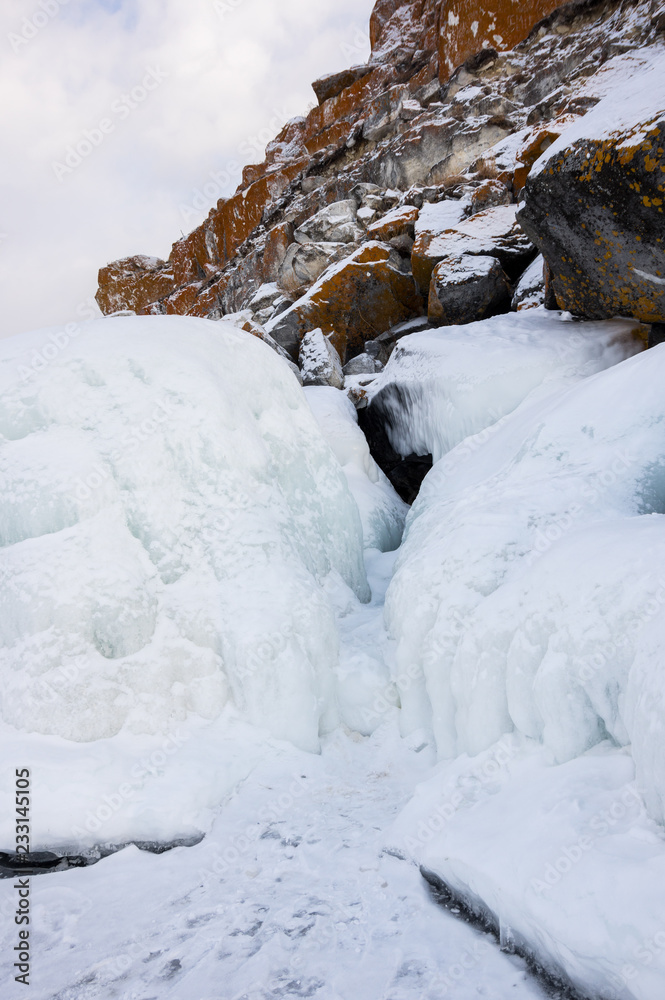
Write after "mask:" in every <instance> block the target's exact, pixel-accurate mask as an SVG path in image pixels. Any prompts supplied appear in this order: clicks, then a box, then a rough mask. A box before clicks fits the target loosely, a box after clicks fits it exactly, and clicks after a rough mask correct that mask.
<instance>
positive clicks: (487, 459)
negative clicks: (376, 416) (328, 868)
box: [386, 313, 665, 1000]
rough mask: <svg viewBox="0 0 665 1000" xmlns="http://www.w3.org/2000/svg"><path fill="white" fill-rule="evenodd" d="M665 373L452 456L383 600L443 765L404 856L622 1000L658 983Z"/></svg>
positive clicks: (403, 828) (541, 414)
mask: <svg viewBox="0 0 665 1000" xmlns="http://www.w3.org/2000/svg"><path fill="white" fill-rule="evenodd" d="M531 315H534V313H531ZM569 328H570V325H569ZM591 329H592V325H591V324H585V325H584V326H583V327H582V330H583V331H584V332H586V330H591ZM597 332H600V328H598V331H597ZM606 332H607V333H609V332H610V326H609V325H608V326H607V327H606ZM594 363H596V362H594ZM664 376H665V347H662V346H661V347H656V348H654V349H652V350H650V351H649V352H648V353H640V354H638V355H637V356H634V357H630V358H627V359H626V360H624V361H622V362H620V363H618V364H616V365H615V366H613V367H611V368H608V369H607V370H605V371H601V372H597V373H596V374H594V375H591V376H588V377H585V378H579V377H577V379H575V378H573V379H570V380H569V382H568V384H567V385H566V384H565V383H564V384H561V383H559V384H558V385H557V384H556V383H555V385H554V387H552V385H550V387H549V389H548V388H547V387H546V386H545V385H543V386H541V387H540V388H538V389H536V390H535V391H533V392H532V393H531V394H530V395H528V396H527V397H526V398H525V399H524V401H523V402H522V403H521V404H520V405H519V406H518V407H517V408H516V409H515V410H514V411H513V412H512V413H510V414H508V415H507V416H505V417H504V418H503V419H501V420H499V421H498V422H497V423H496V424H494V425H493V426H492V427H490V428H488V429H487V430H485V431H484V432H482V433H480V434H477V435H475V436H472V437H469V438H467V439H466V440H464V441H463V442H462V443H460V444H459V445H458V446H457V447H454V448H452V449H451V450H450V451H449V452H448V453H447V454H445V455H444V456H443V458H441V460H440V461H439V462H438V463H437V464H436V465H435V467H434V468H433V469H432V471H431V472H430V474H429V475H428V477H427V479H426V480H425V482H424V484H423V487H422V490H421V493H420V495H419V497H418V499H417V501H416V503H415V504H414V507H413V508H412V512H411V514H410V515H409V518H408V519H407V528H406V533H405V540H404V542H403V546H402V548H401V550H400V555H399V557H398V560H397V564H396V571H395V575H394V577H393V580H392V582H391V584H390V587H389V589H388V593H387V598H386V617H387V623H388V628H389V631H390V633H391V635H392V636H393V638H394V640H395V650H394V658H393V676H394V679H395V681H396V683H397V686H398V689H399V694H400V703H401V725H402V731H403V732H405V733H408V732H413V733H427V732H430V733H433V735H434V738H435V741H436V745H437V749H438V753H439V756H440V758H441V759H442V762H441V764H440V766H439V769H438V771H437V772H436V774H435V775H434V776H433V777H432V778H431V779H430V781H429V782H428V783H426V785H425V786H423V788H422V789H421V790H420V791H419V792H418V793H417V795H416V797H415V799H414V801H413V803H412V804H411V805H410V806H409V807H408V808H407V810H406V812H405V814H404V816H403V817H402V818H401V820H400V824H399V826H398V830H397V832H396V835H395V836H396V839H397V840H398V841H399V842H400V843H402V844H404V843H406V844H407V850H408V853H409V854H410V855H411V856H412V857H413V858H414V859H415V860H417V861H418V862H419V863H420V864H422V865H424V866H425V867H426V868H429V869H430V870H432V871H434V872H435V873H436V874H437V875H438V877H440V878H441V879H443V880H444V881H445V882H446V883H447V884H448V885H450V886H452V887H453V888H454V889H456V890H457V891H458V892H459V893H460V895H462V896H463V897H464V898H465V899H466V900H467V901H468V902H470V904H471V905H472V906H475V907H476V908H477V909H478V910H479V912H484V913H490V914H492V916H493V919H495V920H496V922H497V924H499V925H500V926H501V930H502V937H503V938H504V940H505V941H506V942H510V941H513V942H514V943H515V944H517V945H518V946H521V947H526V948H527V950H528V951H529V952H530V953H531V954H533V955H536V956H538V959H539V961H541V962H542V963H543V964H544V965H546V966H548V967H549V968H550V970H551V971H553V972H555V973H559V974H563V975H564V977H566V978H568V979H569V980H571V981H573V982H574V983H576V984H577V985H578V986H579V987H580V988H581V989H583V990H584V991H586V993H587V994H589V993H590V995H595V994H596V992H597V993H598V994H599V995H602V996H615V997H620V998H622V1000H628V998H631V1000H632V998H639V1000H659V997H660V996H662V982H663V976H665V948H664V947H663V946H664V945H665V936H663V935H662V934H661V931H662V917H663V911H662V885H663V879H664V878H665V847H664V845H663V839H662V826H660V827H659V826H657V825H656V824H657V823H659V824H662V823H663V821H664V819H665V815H664V804H665V766H664V764H663V755H662V747H663V743H664V741H665V704H664V699H663V696H662V691H663V684H664V673H663V664H662V656H661V655H660V651H661V650H662V648H663V645H664V644H665V614H664V613H663V609H664V607H665V573H664V572H663V564H664V559H665V517H664V515H665V450H664V445H663V431H662V428H663V424H664V423H665V404H664V403H663V397H662V391H661V386H662V380H663V377H664ZM491 401H492V396H491V382H488V384H487V394H486V396H485V400H484V405H485V406H489V405H490V404H491ZM439 405H440V403H439ZM488 761H489V764H487V762H488ZM486 764H487V766H486ZM645 805H646V809H645ZM570 872H572V874H570V876H569V877H568V875H569V873H570Z"/></svg>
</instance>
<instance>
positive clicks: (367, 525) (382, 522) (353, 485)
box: [305, 386, 409, 552]
mask: <svg viewBox="0 0 665 1000" xmlns="http://www.w3.org/2000/svg"><path fill="white" fill-rule="evenodd" d="M305 395H306V396H307V401H308V403H309V405H310V406H311V408H312V412H313V413H314V416H315V417H316V419H317V421H318V422H319V425H320V427H321V431H322V433H323V436H324V437H325V439H326V441H327V442H328V444H329V445H330V447H331V448H332V450H333V452H334V453H335V457H336V458H337V461H338V462H339V464H340V465H341V466H342V468H343V469H344V473H345V475H346V478H347V481H348V483H349V489H350V490H351V492H352V494H353V496H354V498H355V500H356V503H357V504H358V509H359V511H360V518H361V520H362V525H363V536H364V541H365V548H374V549H379V550H380V551H381V552H388V551H390V550H392V549H396V548H397V547H398V546H399V543H400V541H401V540H402V531H403V529H404V520H405V518H406V515H407V512H408V509H409V508H408V507H407V505H406V504H405V503H404V502H403V501H402V500H400V498H399V497H398V495H397V493H395V490H394V489H393V487H392V486H391V484H390V483H389V482H388V479H387V478H386V477H385V476H384V474H383V472H381V469H380V468H379V467H378V465H377V464H376V462H375V461H374V459H373V458H372V456H371V455H370V452H369V447H368V445H367V441H366V439H365V435H364V434H363V432H362V431H361V430H360V428H359V427H358V417H357V414H356V409H355V407H354V405H353V403H352V402H351V401H350V399H349V397H348V396H347V395H346V393H344V392H341V391H340V390H339V389H333V388H332V387H327V386H311V387H308V388H306V389H305Z"/></svg>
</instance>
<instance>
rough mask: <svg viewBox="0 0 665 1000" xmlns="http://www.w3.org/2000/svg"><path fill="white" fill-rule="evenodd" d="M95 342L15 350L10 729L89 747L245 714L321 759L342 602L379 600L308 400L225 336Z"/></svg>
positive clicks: (129, 327) (0, 576)
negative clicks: (337, 604) (336, 607)
mask: <svg viewBox="0 0 665 1000" xmlns="http://www.w3.org/2000/svg"><path fill="white" fill-rule="evenodd" d="M82 329H84V331H85V332H81V333H80V334H79V336H77V337H74V336H73V335H72V333H71V331H67V330H66V329H54V330H51V331H40V332H37V333H32V334H29V335H25V336H20V337H15V338H12V339H10V340H6V341H2V342H0V359H1V366H0V379H1V382H0V385H1V398H2V402H1V403H0V434H2V437H3V442H2V457H1V459H0V461H1V464H2V465H1V467H2V483H3V486H2V508H1V511H0V539H1V544H2V546H3V547H2V550H1V554H0V593H1V594H2V608H1V613H0V644H1V647H0V675H1V677H2V684H1V685H0V712H1V715H2V719H3V720H4V722H5V723H8V724H10V725H11V726H14V727H16V728H17V729H19V730H24V731H29V732H35V733H43V734H52V735H55V736H61V737H64V738H66V739H68V740H75V741H92V740H99V739H102V738H108V737H112V736H113V735H114V734H117V733H119V732H120V731H124V732H127V733H131V734H135V735H137V734H159V733H166V732H169V731H171V729H172V728H173V726H174V725H178V724H180V723H182V722H183V721H184V720H185V719H186V718H187V717H188V715H190V714H192V713H193V714H194V715H196V716H199V717H202V718H204V719H208V720H212V719H215V718H217V717H218V716H219V715H220V713H221V712H222V710H223V708H224V706H225V705H226V704H227V703H229V702H231V703H233V704H234V705H235V706H236V708H237V709H238V710H239V712H240V713H241V715H242V717H243V718H245V719H246V720H247V721H249V722H251V723H252V724H256V725H259V726H262V727H265V728H266V729H268V730H269V731H270V732H271V733H272V734H273V735H276V736H278V737H280V738H284V739H288V740H291V741H293V742H294V743H296V744H297V745H299V746H301V747H303V748H307V749H316V748H317V746H318V734H319V729H320V728H327V727H329V726H330V725H333V724H334V723H335V720H336V716H335V707H334V692H333V670H334V667H335V664H336V656H337V645H338V637H337V632H336V625H335V621H334V613H333V609H332V605H331V602H330V599H329V596H328V592H329V591H330V586H331V585H332V586H333V587H335V586H343V587H350V588H352V590H353V591H354V592H355V594H356V595H357V596H358V597H360V598H361V599H363V600H366V599H368V597H369V590H368V585H367V581H366V577H365V571H364V567H363V562H362V531H361V524H360V519H359V515H358V510H357V507H356V504H355V502H354V500H353V498H352V496H351V494H350V492H349V489H348V486H347V483H346V479H345V477H344V475H343V473H342V471H341V469H340V468H339V466H338V464H337V462H336V461H335V460H334V458H333V456H332V455H331V452H330V449H329V448H328V446H327V444H326V443H325V441H324V440H323V438H322V436H321V434H320V431H319V429H318V426H317V424H316V421H315V420H314V418H313V417H312V413H311V411H310V409H309V407H308V405H307V402H306V400H305V397H304V396H303V393H302V390H301V388H300V387H299V386H298V384H297V381H296V379H295V378H294V377H293V375H292V373H291V372H290V371H289V369H288V367H287V366H286V365H285V364H284V362H283V361H282V360H281V359H280V358H279V357H278V356H277V355H275V354H274V352H272V351H271V350H270V349H269V348H268V347H266V346H265V345H264V344H263V343H261V342H260V341H259V340H258V339H256V338H254V337H252V336H250V335H249V334H246V333H244V332H242V331H239V330H236V329H235V328H233V327H232V326H230V325H229V324H225V323H215V324H213V323H211V322H209V321H207V320H196V319H187V318H180V317H146V318H116V319H105V320H101V321H97V322H94V323H91V324H88V325H87V326H86V327H85V328H82ZM54 692H55V693H56V696H55V697H54Z"/></svg>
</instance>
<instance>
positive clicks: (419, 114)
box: [97, 0, 665, 400]
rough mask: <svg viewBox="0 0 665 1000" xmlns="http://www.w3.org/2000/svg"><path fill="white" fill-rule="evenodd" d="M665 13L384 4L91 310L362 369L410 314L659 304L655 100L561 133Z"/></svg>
mask: <svg viewBox="0 0 665 1000" xmlns="http://www.w3.org/2000/svg"><path fill="white" fill-rule="evenodd" d="M664 22H665V16H664V15H663V5H662V3H658V2H654V0H638V2H626V0H576V2H574V3H568V4H565V5H563V6H559V7H557V6H556V5H555V4H554V3H552V2H551V0H523V2H520V3H517V2H515V0H483V2H482V3H481V2H480V0H471V2H464V3H462V2H461V0H378V2H377V3H376V6H375V8H374V11H373V13H372V17H371V24H370V35H371V44H372V53H371V57H370V59H369V61H368V63H367V64H364V65H360V66H354V67H351V68H350V69H349V70H346V71H344V72H342V73H337V74H333V75H330V76H326V77H323V78H322V79H320V80H317V81H315V83H314V84H313V87H314V91H315V93H316V95H317V98H318V101H319V105H318V107H316V108H315V109H314V110H312V111H311V112H310V113H309V115H307V117H303V118H295V119H292V120H291V121H290V122H288V123H287V124H286V126H285V127H284V128H283V129H282V131H281V132H280V134H279V135H278V136H277V137H276V138H275V139H274V140H273V141H272V142H271V143H269V144H268V146H267V148H266V157H265V160H264V162H263V163H261V164H257V165H252V166H248V167H245V169H244V171H243V180H242V184H241V185H240V187H239V188H238V190H237V192H236V193H235V195H234V196H233V197H231V198H229V199H227V200H220V201H219V202H218V203H217V205H216V206H215V207H213V208H212V209H211V211H210V214H209V216H208V218H207V219H206V221H205V222H204V223H203V224H202V225H201V226H199V227H198V228H197V229H195V230H194V231H193V232H192V233H190V234H189V235H188V236H187V237H185V238H183V239H180V240H178V241H177V242H176V243H175V244H174V245H173V248H172V251H171V254H170V257H169V259H168V261H162V260H158V259H155V258H149V257H144V256H136V257H130V258H126V259H124V260H120V261H116V262H114V263H112V264H109V265H108V266H107V267H104V268H102V269H101V271H100V274H99V291H98V293H97V301H98V302H99V305H100V307H101V309H102V311H103V312H104V313H105V314H107V315H108V314H111V313H114V312H118V311H123V310H131V311H133V312H136V313H138V314H142V315H143V314H164V313H166V314H169V313H175V314H182V315H191V316H200V317H208V318H210V319H219V318H221V317H222V316H224V315H229V314H233V315H234V317H235V319H236V321H237V322H238V323H239V324H240V325H243V326H244V327H245V328H246V329H248V330H250V331H251V332H252V333H254V334H256V335H257V336H260V337H262V338H263V339H264V340H266V341H268V342H269V343H270V344H271V346H273V347H274V348H275V349H277V350H279V351H280V353H282V354H284V355H285V356H287V357H288V358H289V359H290V360H291V362H292V363H298V361H299V357H300V353H301V344H302V341H303V338H304V337H306V336H307V335H308V334H309V333H310V332H312V331H315V330H319V329H320V330H321V331H323V334H324V335H325V336H326V338H327V339H328V340H329V341H330V344H331V345H332V347H333V348H334V350H335V351H336V352H337V354H338V355H339V357H340V359H341V363H342V364H346V365H347V366H348V365H349V363H350V364H351V366H352V368H351V369H347V372H346V374H347V375H348V376H349V377H350V378H356V379H357V377H358V375H362V374H368V373H369V374H371V373H372V372H374V371H376V370H377V369H378V368H379V367H380V366H381V365H382V364H384V363H385V360H386V359H387V356H388V354H389V353H390V350H391V347H392V346H393V345H394V343H395V342H396V340H397V339H398V338H399V336H400V335H401V333H402V332H404V330H409V329H413V323H416V324H421V325H423V324H424V325H426V324H427V323H429V324H432V325H442V324H450V323H464V322H470V321H472V320H476V319H480V318H484V317H487V316H491V315H494V314H496V313H498V312H503V311H506V310H508V309H510V308H511V306H512V308H524V307H525V306H529V305H534V304H538V303H539V302H540V301H542V300H543V299H544V298H545V297H546V298H547V303H548V304H549V305H550V306H553V307H556V306H557V305H558V306H559V307H561V308H564V309H568V310H570V311H571V312H574V313H577V314H579V315H581V316H587V317H595V318H600V317H607V316H612V315H615V314H617V313H619V314H622V315H628V316H631V317H634V318H636V319H639V320H642V321H645V322H647V323H661V322H663V321H664V320H665V292H664V289H665V284H663V281H664V280H665V279H664V278H663V275H665V261H664V260H663V248H662V242H661V237H660V236H659V235H658V233H659V232H661V231H662V220H663V214H662V213H663V198H664V197H665V196H664V195H663V171H664V170H665V166H664V165H663V149H662V129H663V121H662V116H660V117H659V115H658V114H657V109H654V108H651V109H650V110H649V109H647V110H646V111H644V114H642V115H641V116H640V114H639V113H637V111H635V114H634V115H633V118H634V119H635V120H632V119H631V112H630V108H628V109H626V114H624V116H623V119H622V125H621V129H622V131H621V135H618V134H611V130H610V131H609V132H608V130H607V128H606V125H607V123H606V122H605V123H602V122H599V123H598V125H597V127H596V132H597V133H598V134H597V135H594V134H593V129H592V134H590V135H588V136H586V137H584V139H583V140H578V139H575V138H571V141H570V142H569V143H568V144H566V142H565V139H563V138H562V139H560V137H561V136H564V135H569V134H570V135H571V137H572V136H573V132H572V131H571V129H574V128H575V127H576V126H577V125H579V121H580V120H582V119H583V118H584V116H586V115H587V113H589V112H592V109H594V108H596V106H597V105H598V104H599V103H601V102H602V100H603V97H604V95H606V93H607V92H608V87H609V85H610V83H611V81H612V80H614V81H616V80H620V79H621V77H622V74H623V75H624V76H626V77H627V78H630V77H631V73H634V72H635V66H636V65H638V64H639V60H640V59H642V61H643V62H644V55H643V53H644V52H645V51H650V52H656V53H657V52H660V51H661V49H662V37H663V36H662V31H663V27H664ZM640 53H641V55H640ZM633 57H634V59H633V64H632V65H630V66H628V67H627V64H626V60H629V61H630V59H631V58H633ZM589 122H590V123H591V122H592V119H591V118H589ZM578 131H579V129H578ZM628 134H630V135H631V136H632V137H633V138H632V140H630V139H629V138H627V135H628ZM562 143H563V145H562ZM552 144H556V146H554V147H553V148H556V150H557V151H558V159H557V160H556V163H555V164H554V165H553V166H550V167H548V169H547V170H545V171H543V170H542V169H541V168H540V165H539V167H538V169H537V170H536V171H535V172H534V176H533V177H530V173H531V170H532V167H533V165H534V164H535V163H536V161H539V164H540V162H541V160H542V158H543V154H544V153H545V151H546V150H547V149H548V147H549V146H552ZM524 197H525V199H526V200H525V204H524V205H523V206H522V211H521V213H520V214H519V218H517V217H516V202H517V201H518V200H519V199H522V198H524ZM580 215H584V216H585V217H586V218H587V220H588V221H584V220H582V221H581V225H580V224H579V223H580ZM539 251H540V252H541V253H542V254H543V256H544V258H545V263H544V268H545V279H543V277H542V274H543V261H542V260H540V258H539V257H537V254H538V252H539ZM534 259H535V260H536V263H534ZM527 269H528V274H527V273H526V272H527ZM645 275H646V277H645ZM545 281H546V284H547V288H546V289H545V287H544V282H545ZM527 286H528V287H527ZM239 313H240V315H238V314H239ZM403 324H406V327H404V326H403ZM400 325H402V326H400ZM395 328H397V330H396V329H395ZM358 358H360V359H362V360H360V361H358V360H357V359H358ZM324 360H325V359H324ZM301 367H302V365H301ZM324 368H325V364H324ZM317 377H321V378H323V379H324V380H325V379H326V377H327V376H317ZM350 388H351V390H352V391H353V390H354V388H355V389H356V390H357V391H356V399H357V400H358V399H360V400H362V390H361V387H359V386H357V385H355V386H354V384H351V386H350Z"/></svg>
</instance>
